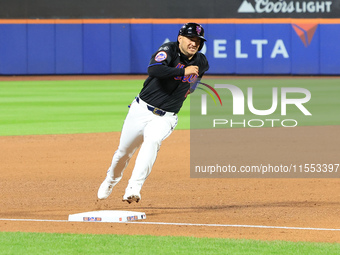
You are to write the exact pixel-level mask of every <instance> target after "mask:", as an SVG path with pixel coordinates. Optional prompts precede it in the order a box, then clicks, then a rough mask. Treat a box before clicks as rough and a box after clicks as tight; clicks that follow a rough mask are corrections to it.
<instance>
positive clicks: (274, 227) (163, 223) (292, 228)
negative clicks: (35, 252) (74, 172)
mask: <svg viewBox="0 0 340 255" xmlns="http://www.w3.org/2000/svg"><path fill="white" fill-rule="evenodd" d="M0 221H29V222H30V221H31V222H73V223H80V222H79V221H68V220H44V219H1V218H0ZM84 223H85V222H84ZM86 223H89V222H86ZM91 223H93V222H91ZM100 223H103V222H100ZM110 223H111V224H112V223H119V224H122V223H128V224H145V225H169V226H196V227H227V228H230V227H232V228H262V229H286V230H316V231H340V229H339V228H304V227H286V226H264V225H235V224H200V223H175V222H145V221H129V222H110Z"/></svg>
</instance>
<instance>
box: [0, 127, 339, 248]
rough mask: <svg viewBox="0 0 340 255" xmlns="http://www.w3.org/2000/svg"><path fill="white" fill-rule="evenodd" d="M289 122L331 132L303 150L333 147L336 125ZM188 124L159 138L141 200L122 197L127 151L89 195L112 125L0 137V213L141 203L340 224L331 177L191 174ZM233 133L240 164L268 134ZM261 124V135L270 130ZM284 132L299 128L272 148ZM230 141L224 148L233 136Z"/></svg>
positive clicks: (281, 236)
mask: <svg viewBox="0 0 340 255" xmlns="http://www.w3.org/2000/svg"><path fill="white" fill-rule="evenodd" d="M298 128H299V131H300V132H298V133H300V134H301V132H302V133H304V134H307V132H310V131H311V130H313V133H314V134H315V133H317V134H327V137H329V138H330V141H332V142H331V143H329V144H328V145H327V146H325V145H324V143H322V141H323V140H322V139H319V140H318V139H316V140H314V139H313V140H310V144H305V145H304V146H305V147H306V148H309V151H310V152H313V148H320V146H325V155H329V153H331V154H332V155H333V156H334V155H340V149H339V142H340V140H339V132H340V127H338V126H332V127H312V128H311V127H298ZM276 131H277V130H276ZM276 131H275V132H276ZM189 132H190V131H187V130H186V131H185V130H176V131H174V133H173V134H172V135H171V136H170V137H169V138H167V139H166V140H165V141H164V142H163V144H162V146H161V150H160V151H159V154H158V157H157V160H156V163H155V165H154V167H153V170H152V172H151V175H150V176H149V178H148V179H147V181H146V182H145V184H144V187H143V189H142V200H141V202H140V203H138V204H131V205H128V204H125V203H123V202H122V201H121V199H122V196H123V194H124V190H125V187H126V185H127V181H128V178H129V177H130V174H131V171H132V168H133V165H134V160H135V157H136V154H135V156H134V157H133V159H132V160H131V162H130V164H129V166H128V168H127V169H126V170H125V173H124V177H123V179H122V181H121V182H120V183H119V184H118V185H117V186H116V187H115V188H114V190H113V193H112V194H111V196H110V197H109V198H108V199H107V200H103V201H99V200H98V199H97V197H96V195H97V190H98V187H99V185H100V184H101V182H102V181H103V179H104V177H105V174H106V170H107V168H108V167H109V164H110V163H111V158H112V155H113V153H114V151H115V150H116V148H117V146H118V142H119V135H120V133H119V132H115V133H96V134H76V135H35V136H4V137H0V144H1V149H2V153H1V154H0V174H1V180H0V187H1V189H0V190H1V201H0V218H7V219H48V220H67V218H68V215H69V214H73V213H79V212H85V211H92V210H132V211H133V210H135V211H142V212H145V213H146V215H147V221H148V222H170V223H195V224H200V223H201V224H235V225H263V226H287V227H303V228H331V229H338V230H339V229H340V221H339V213H340V188H339V180H338V179H227V178H224V179H193V178H190V170H189V168H190V159H189V156H190V133H189ZM239 132H240V133H239V135H240V137H242V140H244V141H248V143H245V144H244V146H241V147H242V151H237V150H231V153H230V154H229V156H230V157H234V160H236V161H239V163H242V158H244V157H246V158H247V162H251V161H252V160H256V158H255V157H256V154H254V151H253V150H254V148H257V149H258V151H259V152H261V151H262V150H263V149H264V148H266V146H267V145H268V144H267V141H266V140H262V143H261V141H259V140H257V141H256V144H251V141H253V140H254V139H252V135H251V132H249V130H248V131H247V132H243V131H242V130H241V129H240V130H239ZM266 132H267V135H268V136H270V135H271V134H270V132H274V131H272V130H271V129H268V130H267V131H266ZM247 136H249V137H247ZM292 140H293V141H294V140H295V141H297V140H299V137H291V139H289V140H284V139H283V140H282V141H281V142H282V143H283V144H280V148H285V147H289V146H292V144H291V141H292ZM316 141H319V143H320V142H321V143H322V144H321V145H320V144H318V143H317V142H316ZM230 143H231V144H230V148H233V145H235V144H233V143H235V141H230ZM285 143H286V144H285ZM280 148H278V149H280ZM250 150H252V151H250ZM308 154H309V152H308V151H307V152H306V153H305V154H304V155H302V156H303V158H304V159H305V160H308V161H309V162H306V163H313V153H310V157H309V155H308ZM237 155H238V157H237ZM242 155H244V156H242ZM273 155H275V154H273ZM276 155H278V154H276ZM333 156H332V157H333ZM276 160H278V161H279V160H280V159H276ZM314 163H316V162H314ZM0 230H1V231H23V232H58V233H95V234H129V235H133V234H139V235H171V236H175V235H176V236H196V237H221V238H247V239H261V240H290V241H313V242H339V241H340V231H327V230H294V229H261V228H247V227H207V226H169V225H141V224H125V223H115V224H114V223H74V222H26V221H3V220H2V221H0Z"/></svg>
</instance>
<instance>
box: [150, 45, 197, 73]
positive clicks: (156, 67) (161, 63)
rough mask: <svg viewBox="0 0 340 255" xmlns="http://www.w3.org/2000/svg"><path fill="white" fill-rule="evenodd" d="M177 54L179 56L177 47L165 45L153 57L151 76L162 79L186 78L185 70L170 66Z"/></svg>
mask: <svg viewBox="0 0 340 255" xmlns="http://www.w3.org/2000/svg"><path fill="white" fill-rule="evenodd" d="M176 54H178V53H177V50H176V47H174V45H172V43H165V44H163V45H162V46H161V47H160V48H159V49H158V51H157V52H155V53H154V54H153V55H152V57H151V60H150V63H149V66H148V74H149V76H151V77H156V78H160V79H167V78H172V77H178V76H185V69H183V68H180V67H174V66H171V65H170V64H171V62H172V60H174V59H175V58H176ZM190 72H192V70H191V71H190Z"/></svg>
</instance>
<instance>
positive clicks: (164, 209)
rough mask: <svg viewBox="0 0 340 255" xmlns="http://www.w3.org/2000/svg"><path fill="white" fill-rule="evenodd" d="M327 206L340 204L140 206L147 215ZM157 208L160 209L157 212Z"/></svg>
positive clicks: (317, 202)
mask: <svg viewBox="0 0 340 255" xmlns="http://www.w3.org/2000/svg"><path fill="white" fill-rule="evenodd" d="M328 206H334V207H335V206H337V207H338V206H340V202H320V201H285V202H273V203H250V204H233V205H206V206H179V207H176V206H147V207H140V209H141V210H147V211H149V212H148V215H150V216H151V215H160V214H162V215H164V214H173V213H175V212H176V214H177V213H188V212H204V211H223V210H225V211H229V210H240V209H261V208H262V209H265V208H290V207H291V208H293V209H298V208H303V209H304V210H305V209H307V208H325V207H328ZM158 210H160V211H159V212H158Z"/></svg>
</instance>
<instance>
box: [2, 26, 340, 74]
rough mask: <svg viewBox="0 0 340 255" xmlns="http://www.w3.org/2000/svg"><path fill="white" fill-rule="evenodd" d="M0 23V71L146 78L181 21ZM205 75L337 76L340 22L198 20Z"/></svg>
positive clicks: (172, 38)
mask: <svg viewBox="0 0 340 255" xmlns="http://www.w3.org/2000/svg"><path fill="white" fill-rule="evenodd" d="M148 21H149V20H143V21H140V20H139V22H136V21H135V20H133V19H131V20H130V19H126V20H90V21H88V20H69V21H68V20H44V21H39V22H36V23H34V20H21V21H20V22H18V21H16V22H13V23H10V21H6V22H2V23H1V22H0V74H2V75H27V74H28V75H33V74H36V75H40V74H145V73H146V72H147V66H148V63H149V60H150V57H151V55H152V54H153V53H154V52H155V51H156V50H157V49H158V47H159V46H160V45H161V44H162V43H164V42H165V41H168V40H170V41H175V40H176V39H177V33H178V30H179V29H180V27H181V25H182V24H183V23H182V22H183V21H182V22H180V21H178V22H176V20H173V21H172V22H170V23H166V22H159V23H157V22H155V21H149V22H148ZM200 23H201V24H202V25H203V27H204V28H205V37H206V38H207V40H208V41H207V42H206V44H205V47H204V48H203V49H202V52H203V53H204V54H205V55H206V56H207V58H208V60H209V63H210V70H209V71H208V73H209V74H259V75H261V74H283V75H290V74H292V75H339V74H340V44H339V41H340V22H339V20H337V19H334V20H330V19H328V20H321V19H315V20H301V19H295V20H293V19H282V20H281V21H280V20H277V19H276V20H275V21H273V22H272V20H269V19H264V20H262V21H260V20H258V19H257V20H248V21H244V20H242V22H240V21H239V20H236V19H235V20H223V21H222V22H221V23H218V20H217V21H216V20H214V21H211V20H202V22H200Z"/></svg>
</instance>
